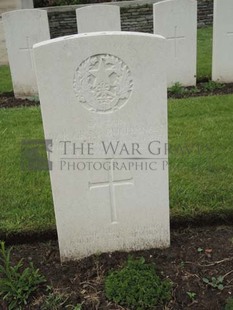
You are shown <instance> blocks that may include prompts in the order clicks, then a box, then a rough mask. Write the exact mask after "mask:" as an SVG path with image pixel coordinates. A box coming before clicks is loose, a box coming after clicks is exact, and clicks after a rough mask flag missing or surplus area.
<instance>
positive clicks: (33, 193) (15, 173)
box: [0, 108, 55, 232]
mask: <svg viewBox="0 0 233 310" xmlns="http://www.w3.org/2000/svg"><path fill="white" fill-rule="evenodd" d="M0 120H1V122H0V135H1V152H0V154H1V155H0V166H1V173H0V184H1V195H0V200H1V204H0V229H1V230H2V231H6V232H13V231H28V230H31V229H36V230H42V229H49V228H54V223H55V222H54V213H53V207H52V197H51V188H50V181H49V175H48V172H39V171H37V172H26V171H22V170H21V164H20V163H21V140H23V139H40V138H43V130H42V121H41V114H40V109H39V108H19V109H17V108H15V109H1V110H0Z"/></svg>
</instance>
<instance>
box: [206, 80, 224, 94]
mask: <svg viewBox="0 0 233 310" xmlns="http://www.w3.org/2000/svg"><path fill="white" fill-rule="evenodd" d="M201 86H202V87H203V89H204V90H205V91H210V92H212V91H214V90H216V89H222V88H224V87H225V84H221V83H218V82H215V81H208V82H206V83H202V84H201Z"/></svg>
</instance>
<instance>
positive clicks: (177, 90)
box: [168, 82, 187, 95]
mask: <svg viewBox="0 0 233 310" xmlns="http://www.w3.org/2000/svg"><path fill="white" fill-rule="evenodd" d="M168 92H169V93H171V94H174V95H183V94H185V93H186V92H187V89H186V88H185V87H183V86H182V85H181V84H180V83H179V82H176V83H175V84H174V85H172V86H171V87H169V88H168Z"/></svg>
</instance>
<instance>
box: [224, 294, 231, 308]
mask: <svg viewBox="0 0 233 310" xmlns="http://www.w3.org/2000/svg"><path fill="white" fill-rule="evenodd" d="M224 310H233V298H232V297H231V298H228V299H227V303H226V305H225V308H224Z"/></svg>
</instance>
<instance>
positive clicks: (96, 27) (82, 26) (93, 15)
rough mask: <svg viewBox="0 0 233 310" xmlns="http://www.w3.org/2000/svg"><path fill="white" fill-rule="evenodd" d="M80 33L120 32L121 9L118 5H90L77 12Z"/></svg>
mask: <svg viewBox="0 0 233 310" xmlns="http://www.w3.org/2000/svg"><path fill="white" fill-rule="evenodd" d="M76 17H77V26H78V33H84V32H97V31H120V30H121V17H120V8H119V6H117V5H98V4H96V5H90V6H85V7H83V8H80V9H77V10H76Z"/></svg>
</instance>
